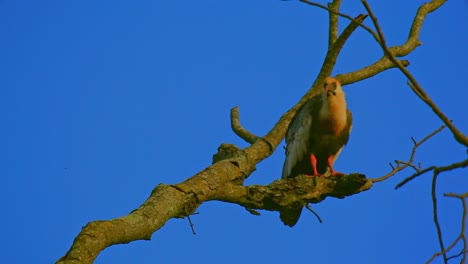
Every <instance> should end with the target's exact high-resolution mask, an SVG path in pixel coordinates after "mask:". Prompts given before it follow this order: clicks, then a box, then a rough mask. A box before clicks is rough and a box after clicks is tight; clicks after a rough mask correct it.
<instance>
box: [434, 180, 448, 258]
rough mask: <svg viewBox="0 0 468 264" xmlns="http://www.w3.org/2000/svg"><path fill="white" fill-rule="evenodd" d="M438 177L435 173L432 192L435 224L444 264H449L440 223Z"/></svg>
mask: <svg viewBox="0 0 468 264" xmlns="http://www.w3.org/2000/svg"><path fill="white" fill-rule="evenodd" d="M437 176H439V173H438V172H435V171H434V174H433V176H432V190H431V196H432V214H433V218H434V224H435V226H436V230H437V238H438V240H439V246H440V250H441V253H442V256H443V257H444V263H447V254H446V251H445V250H444V248H445V247H444V239H443V237H442V229H441V227H440V223H439V214H438V213H437V194H436V185H437Z"/></svg>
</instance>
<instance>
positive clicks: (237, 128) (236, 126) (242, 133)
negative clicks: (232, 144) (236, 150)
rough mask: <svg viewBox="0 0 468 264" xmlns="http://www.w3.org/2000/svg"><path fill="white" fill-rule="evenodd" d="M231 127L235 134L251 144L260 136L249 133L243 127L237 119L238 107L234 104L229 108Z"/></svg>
mask: <svg viewBox="0 0 468 264" xmlns="http://www.w3.org/2000/svg"><path fill="white" fill-rule="evenodd" d="M231 128H232V131H234V133H236V135H238V136H239V137H240V138H242V139H243V140H245V141H247V143H250V144H253V143H255V142H256V141H257V140H259V139H260V137H257V136H256V135H254V134H252V133H250V132H249V131H248V130H247V129H245V128H244V127H243V126H242V125H241V124H240V121H239V107H237V106H235V107H233V108H232V109H231Z"/></svg>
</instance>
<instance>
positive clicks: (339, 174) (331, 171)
mask: <svg viewBox="0 0 468 264" xmlns="http://www.w3.org/2000/svg"><path fill="white" fill-rule="evenodd" d="M327 165H328V168H330V173H331V175H332V176H344V175H345V174H344V173H342V172H337V171H335V170H334V169H333V156H332V155H330V156H328V159H327Z"/></svg>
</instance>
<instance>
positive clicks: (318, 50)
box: [0, 0, 468, 263]
mask: <svg viewBox="0 0 468 264" xmlns="http://www.w3.org/2000/svg"><path fill="white" fill-rule="evenodd" d="M369 2H370V4H371V6H372V7H373V9H374V12H375V13H376V15H377V16H378V18H379V21H380V23H381V25H382V28H383V30H384V32H385V34H386V37H387V41H388V43H389V44H390V45H398V44H401V43H403V42H404V40H405V39H406V37H407V35H408V29H409V27H410V24H411V21H412V18H413V15H414V14H415V12H416V10H417V7H418V5H420V4H422V3H423V1H404V0H398V1H392V3H389V2H388V1H375V0H374V1H372V0H371V1H369ZM322 3H325V2H323V1H322ZM342 11H343V12H344V13H348V14H350V15H353V16H356V15H357V14H359V13H364V12H365V11H364V9H363V7H362V6H361V4H360V3H359V1H344V4H343V6H342ZM327 18H328V14H327V13H326V12H325V11H323V10H319V9H317V8H315V7H312V6H308V5H305V4H303V3H300V2H298V1H279V0H276V1H271V0H270V1H267V0H248V1H247V0H241V1H218V0H202V1H185V0H182V1H115V0H113V1H108V0H103V1H88V0H83V1H57V0H55V1H49V0H46V1H12V0H0V72H1V74H0V87H1V88H0V91H1V95H0V111H1V113H3V114H2V115H0V116H1V123H2V129H1V130H0V133H1V134H2V136H1V141H0V144H1V145H0V148H1V149H2V151H1V155H2V156H1V159H0V160H1V162H0V163H1V166H0V169H1V172H0V174H1V175H2V179H3V182H2V186H3V190H2V192H0V198H1V200H2V201H3V202H2V205H1V211H2V212H3V217H2V218H1V220H0V222H1V223H2V226H3V231H2V236H3V239H2V242H0V243H2V244H3V246H2V248H3V249H4V252H3V253H2V256H1V259H2V262H4V263H53V262H55V261H56V260H57V259H58V258H60V257H61V256H62V255H63V254H65V252H66V251H67V250H68V249H69V247H70V246H71V244H72V241H73V239H74V237H75V236H76V235H77V234H78V233H79V232H80V230H81V228H82V227H83V226H84V225H86V223H88V222H90V221H94V220H105V219H112V218H115V217H119V216H122V215H126V214H128V213H129V212H130V211H132V210H133V209H135V208H137V207H138V206H139V205H140V204H141V203H143V202H144V201H145V199H146V198H147V197H148V196H149V194H150V193H151V191H152V189H153V188H154V187H155V186H156V185H157V184H159V183H166V184H173V183H178V182H181V181H183V180H184V179H187V178H188V177H190V176H192V175H194V174H195V173H197V172H198V171H200V170H202V169H203V168H205V167H206V166H209V165H210V164H211V158H212V155H213V154H214V153H216V150H217V148H218V146H219V145H220V144H221V143H233V144H236V145H238V146H240V147H246V146H247V144H246V143H244V142H243V141H242V140H241V139H239V138H237V137H236V136H235V135H234V134H233V133H232V131H231V129H230V121H229V111H230V109H231V108H232V107H233V106H236V105H237V106H239V108H240V114H241V122H242V123H243V125H244V126H245V127H246V128H247V129H249V130H250V131H252V132H253V133H256V134H257V135H263V134H265V133H266V132H268V131H269V130H270V129H271V127H272V126H273V125H274V124H275V123H276V122H277V120H278V119H279V118H280V116H281V115H282V114H283V113H284V112H285V111H287V110H288V109H289V108H290V107H292V106H293V105H294V104H295V103H296V102H297V101H298V100H299V99H300V97H301V96H302V95H303V94H304V93H305V92H306V91H307V89H308V88H309V87H310V85H311V84H312V82H313V81H314V79H315V77H316V75H317V73H318V70H319V69H320V65H321V63H322V61H323V59H324V56H325V53H326V49H327V39H328V37H327V30H328V28H327V25H328V20H327ZM369 22H370V20H369V21H366V23H367V24H370V23H369ZM346 25H347V22H346V21H344V20H341V25H340V28H341V29H342V28H344V27H345V26H346ZM420 39H421V41H422V43H423V45H422V46H421V47H419V48H417V49H416V50H415V51H414V52H413V53H412V54H411V55H410V56H408V57H406V58H405V59H408V60H410V62H411V66H410V67H409V70H410V71H411V72H412V73H413V74H414V75H415V77H416V78H417V79H418V80H419V81H420V83H421V84H422V86H423V87H424V88H425V89H426V91H427V92H428V93H429V95H430V96H431V97H432V98H433V99H434V101H435V102H436V103H437V104H438V105H439V106H440V108H441V109H442V110H443V111H444V112H445V113H446V114H447V115H448V116H449V118H451V119H453V121H454V123H455V124H456V125H457V126H458V127H459V128H460V129H461V130H462V131H463V132H465V133H468V107H467V98H468V91H467V90H468V86H467V82H466V76H468V64H467V62H466V61H467V58H468V49H467V48H466V43H468V2H467V1H449V2H447V3H446V4H445V5H444V6H443V7H442V8H441V9H439V10H438V11H437V12H435V13H432V14H430V15H429V17H428V18H427V20H426V22H425V24H424V27H423V29H422V32H421V35H420ZM381 56H382V52H381V50H380V49H379V46H378V45H377V44H376V43H375V42H374V40H373V39H372V38H371V37H370V36H369V35H368V34H367V33H366V32H365V31H363V30H361V29H358V30H356V32H355V33H354V34H353V35H352V37H351V38H350V40H349V41H348V43H347V45H346V46H345V48H344V49H343V51H342V53H341V55H340V57H339V59H338V62H337V65H336V67H335V70H334V73H333V74H338V73H345V72H349V71H352V70H356V69H359V68H361V67H363V66H366V65H368V64H369V63H372V62H374V61H375V60H377V59H378V58H380V57H381ZM344 89H345V91H346V93H347V100H348V107H349V108H350V109H351V111H352V112H353V116H354V126H353V131H352V134H351V137H350V141H349V143H348V145H347V147H346V148H345V149H344V151H343V152H342V154H341V156H340V158H339V159H338V161H337V162H336V164H335V168H336V169H337V170H339V171H343V172H360V173H363V174H366V175H367V176H368V177H379V176H382V175H384V174H386V173H387V172H388V171H389V170H390V166H389V165H388V163H389V162H390V161H393V160H395V159H400V160H406V159H407V158H408V157H409V155H410V151H411V148H412V142H411V139H410V138H411V137H412V136H413V137H415V138H416V139H421V138H423V137H424V136H426V135H427V134H429V133H430V132H432V131H433V130H435V129H436V128H438V127H439V126H440V125H441V121H440V120H439V119H438V118H437V117H436V116H435V115H434V114H433V113H432V111H430V110H429V108H428V107H427V106H426V105H425V104H423V103H422V102H421V101H420V100H419V99H417V97H416V96H415V95H414V94H413V93H412V92H411V91H410V89H409V88H408V87H407V85H406V79H405V78H404V77H403V75H402V74H401V73H399V72H398V71H397V70H389V71H387V72H385V73H382V74H380V75H378V76H375V77H373V78H371V79H368V80H365V81H362V82H359V83H356V84H353V85H348V86H345V87H344ZM466 156H467V153H466V149H465V148H464V147H461V146H460V145H459V144H457V143H455V141H454V140H453V138H452V136H451V134H450V133H449V131H448V130H445V131H443V132H442V133H440V134H439V135H437V136H436V137H434V138H433V139H431V140H430V141H429V142H427V143H426V144H424V145H423V146H422V147H421V148H420V149H419V150H418V153H417V156H416V161H417V162H421V163H422V166H423V167H425V166H430V165H447V164H450V163H452V162H456V161H460V160H464V159H466ZM283 160H284V152H283V151H282V145H281V146H279V147H278V149H277V151H276V152H275V153H274V154H273V155H272V156H271V157H270V158H269V159H267V160H265V161H263V162H262V163H260V164H259V165H258V166H257V171H256V172H255V173H254V174H253V175H251V177H250V178H249V179H248V180H247V181H246V184H268V183H270V182H272V181H274V180H276V179H278V178H280V177H281V170H282V165H283ZM467 172H468V171H467V170H458V171H454V172H451V173H445V174H442V175H441V176H440V177H439V185H438V193H439V208H440V218H441V219H440V220H441V224H442V228H443V232H444V238H445V243H446V244H449V243H450V242H451V241H452V240H453V239H454V238H455V237H456V236H457V235H458V232H459V227H460V221H461V206H460V202H459V201H458V200H455V199H450V198H443V197H442V196H441V195H442V193H444V192H457V193H464V192H467V191H468V177H467V176H468V175H467ZM411 174H412V171H410V170H407V171H404V172H402V173H400V174H398V175H396V176H394V177H393V178H391V179H389V180H387V181H385V182H383V183H378V184H376V185H375V186H374V187H373V188H372V189H371V190H369V191H367V192H364V193H361V194H358V195H355V196H352V197H347V198H346V199H343V200H339V199H334V198H328V199H326V200H325V201H323V202H322V203H320V204H317V205H314V206H313V207H314V209H315V210H316V211H317V212H318V213H319V214H320V216H321V217H322V218H323V220H324V223H323V224H320V223H318V221H317V220H316V218H315V216H314V215H312V214H311V213H308V212H305V211H304V213H303V215H302V217H301V219H300V220H299V222H298V224H297V225H296V226H295V227H294V228H289V227H286V226H284V225H283V224H282V223H281V221H280V220H279V217H278V213H277V212H263V211H262V212H261V213H262V215H261V216H260V217H256V216H252V215H250V214H249V213H248V212H247V211H246V210H245V209H243V208H242V207H240V206H238V205H233V204H227V203H221V202H208V203H205V204H203V205H202V206H201V207H200V208H199V209H198V210H197V212H199V214H198V215H196V216H193V217H192V221H193V222H194V225H195V229H196V232H197V234H196V235H193V234H192V233H191V230H190V226H189V223H188V221H187V219H172V220H169V221H168V222H167V224H166V225H165V226H164V227H163V228H162V229H160V230H159V231H157V232H156V233H155V234H154V235H153V236H152V240H151V241H136V242H132V243H130V244H127V245H117V246H112V247H110V248H108V249H106V250H104V251H103V252H102V253H101V254H100V255H99V256H98V258H97V259H96V261H95V263H220V262H222V263H239V262H243V263H255V262H256V263H266V262H269V263H286V262H288V263H424V262H425V261H426V260H428V259H429V258H430V257H431V256H432V254H433V253H434V252H436V251H438V249H439V247H438V242H437V236H436V232H435V228H434V224H433V221H432V202H431V196H430V185H431V178H432V177H431V175H430V174H427V175H424V176H421V177H419V178H418V179H416V180H414V181H413V182H411V183H410V184H408V185H407V186H405V187H404V188H402V189H400V190H394V186H395V185H396V184H397V183H399V182H400V181H401V180H403V179H404V178H405V177H406V176H409V175H411ZM459 249H460V247H458V248H457V251H456V253H458V251H459ZM435 263H441V262H440V260H439V261H438V262H437V261H436V262H435Z"/></svg>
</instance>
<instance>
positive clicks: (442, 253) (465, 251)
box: [426, 175, 468, 264]
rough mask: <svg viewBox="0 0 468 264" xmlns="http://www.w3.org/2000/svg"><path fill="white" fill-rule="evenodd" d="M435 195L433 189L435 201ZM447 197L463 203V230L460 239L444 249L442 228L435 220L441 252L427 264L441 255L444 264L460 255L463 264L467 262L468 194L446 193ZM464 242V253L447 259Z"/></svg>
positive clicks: (435, 212)
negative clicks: (458, 244)
mask: <svg viewBox="0 0 468 264" xmlns="http://www.w3.org/2000/svg"><path fill="white" fill-rule="evenodd" d="M435 176H436V175H435ZM434 178H435V177H434ZM434 182H435V180H434V181H433V186H435V183H434ZM434 193H435V187H433V200H434V199H435V198H434ZM444 196H445V197H453V198H458V199H460V201H461V202H462V208H463V213H462V221H461V230H460V234H459V235H458V237H457V238H456V239H455V240H454V241H453V242H452V244H450V246H448V247H447V248H444V246H443V242H442V235H441V232H440V226H439V222H438V220H437V221H436V220H434V221H435V222H436V226H437V230H438V235H439V241H440V246H441V251H440V252H437V253H435V254H434V255H433V256H432V257H431V258H430V259H429V260H428V261H427V262H426V264H428V263H431V262H432V261H433V260H434V259H435V258H437V257H438V256H440V255H443V257H444V263H447V261H448V260H449V259H452V258H456V257H458V256H460V255H463V259H462V261H461V263H465V262H466V253H467V251H468V244H467V239H466V215H467V212H468V208H467V204H466V198H467V197H468V192H467V193H464V194H455V193H445V194H444ZM433 204H434V208H435V209H436V208H437V206H436V205H435V204H436V203H433ZM434 219H437V211H434ZM460 240H461V241H462V242H463V248H462V251H461V252H460V253H459V254H457V255H454V256H451V257H447V255H446V254H447V253H448V252H449V251H450V250H451V249H452V248H454V247H455V245H457V243H458V242H459V241H460Z"/></svg>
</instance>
